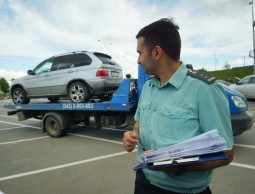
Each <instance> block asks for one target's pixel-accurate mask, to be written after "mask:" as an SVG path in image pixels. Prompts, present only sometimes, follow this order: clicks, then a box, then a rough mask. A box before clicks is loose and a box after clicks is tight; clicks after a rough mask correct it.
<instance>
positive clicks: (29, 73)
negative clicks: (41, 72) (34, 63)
mask: <svg viewBox="0 0 255 194" xmlns="http://www.w3.org/2000/svg"><path fill="white" fill-rule="evenodd" d="M27 74H28V75H34V74H35V73H34V72H33V71H32V70H28V71H27Z"/></svg>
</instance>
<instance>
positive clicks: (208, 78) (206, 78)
mask: <svg viewBox="0 0 255 194" xmlns="http://www.w3.org/2000/svg"><path fill="white" fill-rule="evenodd" d="M187 74H188V75H189V76H191V77H194V78H197V79H200V80H202V81H204V82H206V83H208V84H211V83H213V82H215V80H217V78H216V77H214V76H211V75H209V74H207V73H204V72H201V71H196V70H190V69H189V70H188V73H187Z"/></svg>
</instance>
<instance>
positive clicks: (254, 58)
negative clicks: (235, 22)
mask: <svg viewBox="0 0 255 194" xmlns="http://www.w3.org/2000/svg"><path fill="white" fill-rule="evenodd" d="M249 5H251V6H252V7H251V9H252V37H253V51H252V55H251V56H253V65H254V70H253V73H254V74H255V56H254V54H255V53H254V52H255V38H254V25H255V22H254V12H253V0H252V1H251V2H250V3H249Z"/></svg>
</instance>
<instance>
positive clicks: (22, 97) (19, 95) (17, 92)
mask: <svg viewBox="0 0 255 194" xmlns="http://www.w3.org/2000/svg"><path fill="white" fill-rule="evenodd" d="M11 96H12V101H13V103H14V104H28V103H29V102H30V99H29V98H28V97H27V96H26V94H25V91H24V90H23V89H22V88H21V87H15V88H14V89H13V90H12V92H11Z"/></svg>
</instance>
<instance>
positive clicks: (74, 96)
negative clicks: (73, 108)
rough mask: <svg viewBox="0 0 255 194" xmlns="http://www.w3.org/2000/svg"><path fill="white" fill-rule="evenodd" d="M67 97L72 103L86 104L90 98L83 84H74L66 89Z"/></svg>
mask: <svg viewBox="0 0 255 194" xmlns="http://www.w3.org/2000/svg"><path fill="white" fill-rule="evenodd" d="M68 97H69V99H70V100H71V101H72V102H74V103H81V102H87V101H88V100H89V98H90V93H89V90H88V87H87V86H86V85H85V84H84V83H82V82H74V83H72V84H71V86H70V87H69V88H68Z"/></svg>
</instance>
